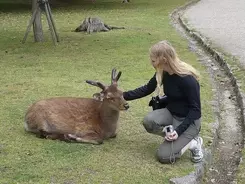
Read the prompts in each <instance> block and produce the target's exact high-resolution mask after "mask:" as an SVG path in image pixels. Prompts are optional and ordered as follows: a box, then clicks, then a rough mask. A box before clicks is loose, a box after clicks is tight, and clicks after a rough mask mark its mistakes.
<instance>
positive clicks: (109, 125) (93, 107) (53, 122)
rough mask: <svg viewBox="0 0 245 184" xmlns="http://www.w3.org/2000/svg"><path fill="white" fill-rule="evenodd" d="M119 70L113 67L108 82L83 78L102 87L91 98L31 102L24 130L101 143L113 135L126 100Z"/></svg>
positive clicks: (42, 134)
mask: <svg viewBox="0 0 245 184" xmlns="http://www.w3.org/2000/svg"><path fill="white" fill-rule="evenodd" d="M120 76H121V72H118V74H116V69H113V70H112V75H111V85H109V86H105V85H103V84H102V83H100V82H95V81H89V80H87V81H86V82H87V83H88V84H91V85H93V86H97V87H99V88H101V89H102V91H101V92H100V93H95V94H94V98H96V99H93V98H75V97H57V98H51V99H46V100H41V101H38V102H36V103H34V104H33V105H32V106H31V107H30V108H29V109H28V111H27V113H26V116H25V130H26V131H28V132H32V133H35V134H37V135H38V136H40V137H42V138H49V139H60V140H65V141H76V142H82V143H92V144H101V143H103V140H105V139H109V138H114V137H116V130H117V125H118V118H119V111H122V110H127V109H128V108H129V105H128V103H127V102H126V100H125V99H124V98H123V93H122V91H121V90H119V89H118V88H117V81H118V80H119V78H120Z"/></svg>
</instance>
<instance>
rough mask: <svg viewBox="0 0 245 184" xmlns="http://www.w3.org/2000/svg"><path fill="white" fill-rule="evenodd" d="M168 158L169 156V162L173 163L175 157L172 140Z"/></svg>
mask: <svg viewBox="0 0 245 184" xmlns="http://www.w3.org/2000/svg"><path fill="white" fill-rule="evenodd" d="M170 149H171V150H170V158H169V161H170V163H171V164H174V163H175V161H176V158H175V153H174V141H172V142H171V148H170Z"/></svg>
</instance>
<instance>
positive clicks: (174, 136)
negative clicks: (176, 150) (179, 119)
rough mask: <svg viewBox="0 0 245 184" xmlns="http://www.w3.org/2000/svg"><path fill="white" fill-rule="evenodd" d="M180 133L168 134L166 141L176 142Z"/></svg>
mask: <svg viewBox="0 0 245 184" xmlns="http://www.w3.org/2000/svg"><path fill="white" fill-rule="evenodd" d="M178 137H179V136H178V133H177V132H176V131H175V130H174V131H173V132H168V133H167V134H166V136H165V139H166V140H167V141H174V140H176V139H178Z"/></svg>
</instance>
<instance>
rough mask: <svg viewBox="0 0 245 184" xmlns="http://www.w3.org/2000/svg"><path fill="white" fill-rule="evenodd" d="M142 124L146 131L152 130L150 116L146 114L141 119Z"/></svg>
mask: <svg viewBox="0 0 245 184" xmlns="http://www.w3.org/2000/svg"><path fill="white" fill-rule="evenodd" d="M143 126H144V127H145V129H146V131H147V132H150V133H151V132H153V120H152V119H151V118H150V116H146V117H145V118H144V120H143Z"/></svg>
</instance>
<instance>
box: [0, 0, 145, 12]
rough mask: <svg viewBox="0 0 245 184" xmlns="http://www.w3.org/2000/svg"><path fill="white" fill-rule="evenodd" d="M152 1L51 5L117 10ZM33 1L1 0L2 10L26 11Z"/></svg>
mask: <svg viewBox="0 0 245 184" xmlns="http://www.w3.org/2000/svg"><path fill="white" fill-rule="evenodd" d="M149 5H150V3H145V2H142V3H137V4H134V3H126V4H125V3H122V2H121V0H104V1H101V0H100V1H96V2H95V3H93V2H92V0H86V1H84V0H80V1H77V0H73V1H69V3H68V2H67V1H65V2H64V1H58V2H55V3H52V1H50V6H51V8H52V9H54V10H55V9H59V10H61V11H82V10H91V9H93V10H113V9H114V10H115V9H122V10H123V9H125V8H126V9H138V8H140V9H141V8H144V7H145V8H146V7H148V6H149ZM31 7H32V5H31V2H28V1H25V2H23V1H15V2H14V1H12V0H10V1H5V0H0V12H25V11H30V10H31Z"/></svg>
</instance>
